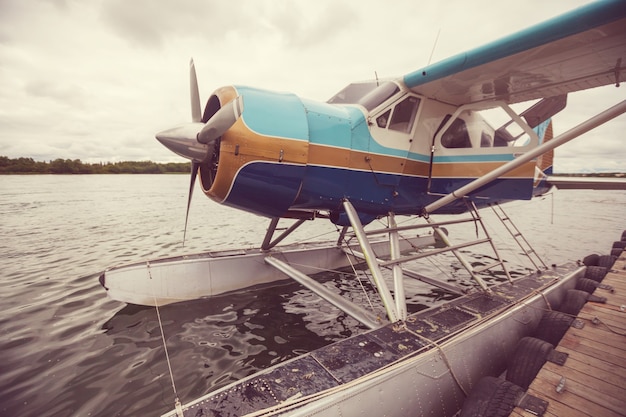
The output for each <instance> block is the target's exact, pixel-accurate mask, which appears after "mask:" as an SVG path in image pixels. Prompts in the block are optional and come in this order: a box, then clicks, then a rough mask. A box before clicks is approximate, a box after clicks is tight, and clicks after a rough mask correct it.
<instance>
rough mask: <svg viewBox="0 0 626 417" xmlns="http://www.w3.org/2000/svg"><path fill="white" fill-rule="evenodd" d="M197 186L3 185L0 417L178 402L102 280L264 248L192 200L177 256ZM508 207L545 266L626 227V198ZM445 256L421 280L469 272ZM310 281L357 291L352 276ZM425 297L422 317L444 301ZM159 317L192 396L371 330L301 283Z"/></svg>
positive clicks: (85, 181)
mask: <svg viewBox="0 0 626 417" xmlns="http://www.w3.org/2000/svg"><path fill="white" fill-rule="evenodd" d="M187 189H188V177H186V176H184V175H145V176H144V175H119V176H115V175H109V176H107V175H101V176H99V175H93V176H87V175H86V176H0V219H1V220H0V232H1V233H0V257H1V259H2V263H1V269H0V291H1V292H0V294H1V297H0V302H1V303H2V304H1V309H0V352H1V354H2V361H1V362H0V415H2V416H22V417H27V416H38V417H41V416H103V417H104V416H106V417H110V416H136V415H145V416H150V415H152V416H154V415H160V414H161V413H163V412H165V411H168V410H169V409H171V408H173V401H174V395H173V390H172V386H171V382H170V377H169V372H168V369H167V363H166V361H165V356H164V350H163V347H162V342H161V333H160V329H159V325H158V321H157V316H156V311H155V309H153V308H139V307H135V306H127V305H125V304H123V303H119V302H116V301H112V300H110V299H108V298H107V296H106V293H105V291H104V289H102V288H101V287H100V285H99V283H98V279H97V278H98V275H99V272H100V271H101V270H103V269H104V268H106V267H109V266H113V265H117V264H123V263H127V262H133V261H137V260H144V259H150V258H157V257H163V256H171V255H177V254H184V253H195V252H203V251H207V250H216V249H224V248H240V247H256V246H259V244H260V242H261V241H262V238H263V234H264V232H265V228H266V227H267V223H268V221H267V219H263V218H260V217H257V216H254V215H250V214H246V213H241V212H239V211H235V210H232V209H228V208H225V207H222V206H219V205H218V204H215V203H213V202H212V201H210V200H208V199H207V198H205V197H204V196H203V195H202V194H201V192H199V191H196V196H195V199H194V201H193V204H192V208H191V214H190V221H189V227H188V232H187V242H186V244H185V247H182V245H181V241H182V235H183V226H184V217H185V206H186V198H187ZM505 208H506V209H507V212H508V213H509V214H511V217H512V218H513V219H514V220H515V222H516V224H517V226H518V227H519V228H520V229H521V230H522V231H523V232H524V233H525V235H526V237H527V238H528V240H529V241H530V242H531V243H532V244H533V245H534V246H535V248H536V249H537V250H538V251H539V252H540V253H542V254H543V256H544V259H545V261H546V263H550V264H552V263H563V262H566V261H570V260H576V259H581V258H582V257H584V256H585V255H587V254H590V253H600V254H607V253H609V251H610V247H611V244H612V242H613V241H615V240H619V238H620V235H621V233H622V230H624V229H625V228H626V221H625V220H624V219H625V214H626V192H624V191H558V192H556V193H555V194H554V195H553V196H548V197H544V198H541V199H535V200H533V201H530V202H513V203H509V204H508V205H505ZM489 216H490V213H487V215H486V216H485V217H486V218H487V219H489ZM492 217H493V216H492ZM492 220H493V219H492ZM494 232H495V235H496V237H502V236H500V235H501V231H498V229H497V227H494ZM473 234H474V228H473V226H466V227H465V228H464V229H463V230H461V231H459V232H457V231H453V230H450V235H451V238H452V240H453V241H456V239H457V238H460V237H468V236H469V237H471V236H473ZM305 237H313V238H315V239H332V240H334V239H336V231H335V227H334V226H332V225H331V224H330V223H328V222H325V221H324V220H318V221H316V222H315V226H313V227H311V226H309V227H308V228H306V229H304V230H302V231H300V232H298V234H297V235H296V238H297V239H304V238H305ZM503 240H504V241H505V250H504V251H503V255H504V257H505V258H506V259H507V261H508V262H509V264H510V267H511V269H512V270H513V271H514V272H522V271H523V270H524V266H523V264H522V262H523V261H522V260H520V259H519V256H518V254H517V253H518V252H519V251H518V250H516V249H515V248H514V247H513V246H511V244H510V239H506V238H505V237H504V238H503ZM469 256H470V257H472V258H473V260H474V261H477V260H479V258H480V256H479V255H471V254H469ZM446 262H448V261H446V260H445V258H444V260H443V263H440V264H439V265H435V264H432V265H426V266H423V267H422V268H423V269H422V271H425V270H427V272H429V273H431V274H433V275H442V274H443V277H444V279H448V280H450V281H455V280H459V279H461V278H459V276H457V275H459V273H458V271H456V272H453V273H452V274H451V275H445V274H446V273H447V272H445V271H446V270H449V269H450V264H453V265H452V268H453V270H455V269H456V268H455V266H454V261H452V260H451V261H449V262H448V264H447V265H446ZM316 278H317V279H319V280H321V281H325V285H327V286H329V287H332V288H336V289H337V291H341V292H342V293H350V294H358V292H359V291H360V289H359V288H360V286H359V285H356V284H355V280H353V279H349V274H346V275H345V276H344V274H332V273H325V274H321V275H319V276H317V277H316ZM181 285H184V278H183V277H181ZM416 288H418V290H417V291H415V293H414V294H412V295H411V302H412V306H413V308H414V309H419V308H423V307H424V306H429V305H433V304H435V303H437V302H440V301H441V300H442V299H444V298H445V297H444V296H443V295H442V294H441V293H440V292H437V291H432V290H430V289H426V288H421V287H416ZM354 296H355V297H358V295H354ZM160 314H161V319H162V322H163V329H164V333H165V336H166V339H167V345H168V351H169V355H170V359H171V362H172V368H173V375H174V380H175V383H176V388H177V391H178V395H179V396H180V398H181V400H182V401H183V402H187V401H191V400H193V399H195V398H196V397H198V396H200V395H202V394H204V393H205V392H207V391H209V390H211V389H214V388H216V387H219V386H223V385H225V384H227V383H229V382H230V381H233V380H235V379H238V378H241V377H243V376H246V375H248V374H250V373H252V372H254V371H255V370H257V369H259V368H264V367H267V366H269V365H271V364H273V363H276V362H278V361H280V360H282V359H285V358H290V357H293V356H295V355H298V354H300V353H302V352H307V351H310V350H312V349H315V348H317V347H320V346H323V345H325V344H327V343H330V342H332V341H334V340H338V339H340V338H342V337H345V336H347V335H350V334H353V333H355V332H359V331H362V328H361V327H359V326H357V325H356V322H354V321H353V320H352V319H351V318H348V317H346V316H345V315H343V314H338V312H337V310H336V309H334V308H333V307H330V306H327V305H326V304H324V303H323V302H320V301H319V299H318V297H317V296H315V295H314V294H312V293H311V292H310V291H308V290H305V289H303V288H302V287H300V286H299V285H298V284H295V283H291V282H287V283H285V284H283V285H280V286H278V287H276V288H272V289H265V290H260V291H255V292H249V293H242V294H236V295H229V296H224V297H218V298H216V299H214V300H212V301H207V300H198V301H190V302H186V303H180V304H177V305H171V306H165V307H162V308H161V309H160Z"/></svg>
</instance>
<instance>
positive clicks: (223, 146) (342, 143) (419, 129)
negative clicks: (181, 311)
mask: <svg viewBox="0 0 626 417" xmlns="http://www.w3.org/2000/svg"><path fill="white" fill-rule="evenodd" d="M625 71H626V2H624V1H623V0H604V1H599V2H594V3H591V4H588V5H585V6H583V7H580V8H577V9H575V10H572V11H569V12H567V13H565V14H563V15H561V16H559V17H556V18H553V19H551V20H548V21H545V22H543V23H540V24H538V25H536V26H533V27H530V28H528V29H526V30H523V31H521V32H518V33H514V34H512V35H509V36H506V37H504V38H502V39H499V40H496V41H494V42H492V43H489V44H487V45H484V46H481V47H478V48H476V49H472V50H469V51H467V52H463V53H460V54H458V55H455V56H452V57H450V58H447V59H445V60H443V61H441V62H437V63H434V64H429V65H427V66H426V67H423V68H420V69H418V70H415V71H412V72H409V73H406V74H405V75H403V76H400V77H396V78H390V79H384V80H382V79H374V80H371V81H364V82H356V83H352V84H350V85H348V86H347V87H345V88H344V89H342V90H341V91H339V92H338V93H337V94H335V95H334V96H333V97H331V98H330V99H329V100H327V101H325V102H320V101H314V100H309V99H305V98H301V97H298V96H297V95H295V94H291V93H285V92H273V91H267V90H264V89H260V88H254V87H249V86H239V85H231V86H226V87H222V88H218V89H217V90H215V91H214V92H213V94H211V96H210V97H209V98H208V100H207V102H206V105H205V107H204V110H203V111H202V110H201V104H200V94H199V90H198V82H197V76H196V70H195V66H194V63H193V61H192V62H191V64H190V91H191V122H190V123H186V124H183V125H181V126H178V127H175V128H173V129H168V130H164V131H161V132H159V133H157V134H156V138H157V139H158V141H160V142H161V143H162V144H163V145H165V146H166V147H167V148H169V149H170V150H171V151H172V152H174V153H176V154H178V155H180V156H182V157H183V158H186V159H188V160H190V161H191V181H190V187H189V198H188V203H187V215H186V220H185V230H186V228H187V219H188V217H189V206H190V202H191V199H192V195H193V191H194V188H195V186H196V179H197V177H198V176H199V177H200V185H201V188H202V191H203V192H204V194H205V195H206V196H208V197H209V198H210V199H212V200H213V201H215V202H217V203H219V204H223V205H226V206H229V207H232V208H235V209H239V210H244V211H246V212H250V213H254V214H256V215H259V216H262V217H264V218H267V219H268V228H267V233H266V235H265V236H264V237H263V239H262V242H261V243H260V245H259V247H258V248H254V249H233V250H226V251H219V252H206V253H201V254H193V255H185V256H177V257H170V258H162V259H155V260H150V261H141V262H136V263H133V264H130V265H123V266H115V267H111V268H109V269H107V270H106V271H105V272H104V273H103V274H102V275H101V276H100V283H101V284H102V286H103V287H104V288H105V289H106V292H107V294H108V295H109V296H110V297H111V298H113V299H115V300H118V301H120V302H125V303H129V304H139V305H147V306H156V307H157V311H158V307H159V306H163V305H165V304H170V303H178V302H185V301H187V300H193V299H199V298H204V299H207V300H209V301H210V299H211V297H217V296H228V294H229V293H231V292H236V291H254V288H255V287H256V286H259V285H271V284H272V283H276V282H281V281H284V280H288V279H293V280H296V281H297V282H299V283H300V284H302V285H303V286H305V287H307V288H308V289H310V290H311V291H312V292H313V293H315V294H316V295H318V296H319V297H320V298H321V299H323V300H325V301H327V302H329V303H331V304H332V305H334V306H335V307H337V308H338V309H340V310H341V311H343V312H344V313H345V314H347V315H349V316H351V317H353V318H354V319H356V320H357V321H358V322H359V323H361V324H362V325H363V326H364V328H365V329H366V330H365V331H364V332H362V333H360V334H358V335H355V336H351V337H347V338H346V339H345V340H341V341H339V342H335V343H332V344H330V345H328V346H325V347H323V348H320V349H317V350H314V351H312V352H307V353H303V354H301V355H299V356H297V357H294V358H292V359H289V360H287V361H285V362H283V363H279V364H276V365H273V366H271V367H270V368H267V369H263V370H260V371H259V372H257V373H255V374H253V375H250V376H248V377H246V378H244V379H242V380H239V381H236V382H233V383H231V384H229V385H226V386H223V387H221V388H219V389H216V390H215V391H213V392H208V393H206V394H205V395H204V396H202V397H201V398H197V399H183V401H180V399H179V398H178V395H176V394H175V395H174V396H175V397H176V398H175V401H174V403H175V407H174V408H173V410H172V411H171V412H170V413H167V414H166V415H167V416H242V415H250V416H270V415H289V416H337V415H341V416H361V415H386V416H405V415H412V416H455V415H461V416H470V415H472V416H474V415H476V416H477V415H508V414H492V412H490V411H489V412H487V411H485V410H484V407H487V406H488V405H489V406H491V405H493V404H492V403H494V400H493V398H495V397H494V394H493V393H494V392H495V391H498V392H501V391H503V390H509V391H510V390H513V392H514V393H518V394H519V395H517V394H516V395H512V396H511V395H510V396H509V397H512V398H516V399H517V400H519V401H518V403H523V405H522V406H523V407H525V408H526V409H529V410H531V411H532V412H533V413H535V414H537V415H541V413H542V412H543V411H545V409H546V404H541V403H540V402H538V401H533V398H529V396H527V395H524V386H525V385H527V381H523V380H521V381H520V380H519V379H516V378H517V377H516V375H519V374H524V373H525V372H519V369H517V368H515V367H516V366H517V367H518V368H519V366H524V367H527V366H528V361H527V360H526V362H523V361H522V363H523V365H516V364H515V355H516V352H517V351H518V349H517V346H518V344H519V343H520V341H525V340H527V339H528V338H529V337H535V335H537V333H538V332H539V333H541V331H542V329H544V330H545V329H546V328H554V327H555V326H554V325H550V326H548V325H546V324H545V323H544V320H547V319H548V318H550V317H551V316H550V314H548V313H547V312H546V310H554V311H551V312H550V313H555V312H556V311H557V310H558V309H559V306H563V307H562V310H561V311H562V313H561V314H563V315H565V317H558V318H557V321H558V324H562V322H567V321H568V320H567V318H568V317H569V316H568V314H574V315H575V314H576V312H575V311H572V309H573V307H572V304H576V302H575V301H571V300H570V299H571V298H573V297H574V296H573V295H572V294H575V295H577V296H578V297H580V292H581V290H580V289H577V288H579V281H581V280H583V279H587V280H589V277H588V276H587V275H588V274H589V273H588V272H587V271H589V270H593V271H596V272H594V274H595V273H598V274H600V273H601V272H597V270H596V269H593V268H594V267H595V268H603V269H604V270H606V267H607V266H608V265H607V264H606V263H607V262H609V261H610V260H604V261H602V262H604V265H583V264H581V263H575V262H573V263H570V264H566V265H563V266H546V264H545V263H544V262H543V261H542V260H541V259H538V260H533V265H534V272H532V273H531V274H529V275H526V276H523V277H516V278H512V277H511V275H510V274H509V273H508V272H507V269H506V265H505V261H504V260H503V259H502V258H501V257H500V255H499V254H498V251H497V248H496V247H495V245H493V244H492V243H493V242H492V239H491V237H490V236H489V233H488V231H487V230H486V228H484V225H483V223H482V220H481V215H480V211H481V210H483V209H488V208H492V209H494V210H495V208H496V207H498V208H500V207H501V206H500V205H501V204H502V203H506V202H508V201H514V200H528V199H531V198H533V197H534V196H537V195H541V194H544V193H546V192H547V191H548V190H549V189H550V188H551V187H552V186H554V185H555V184H556V185H558V179H557V178H554V176H553V175H552V168H551V166H552V162H551V157H550V154H551V152H552V150H553V149H554V148H556V147H558V146H560V145H562V144H564V143H566V142H568V141H570V140H572V139H574V138H576V137H579V136H581V135H583V134H584V133H586V132H588V131H590V130H592V129H594V128H596V127H598V126H600V125H602V124H604V123H607V122H609V121H610V120H612V119H614V118H616V117H618V116H620V115H621V114H623V113H624V112H625V111H626V100H624V101H621V102H620V103H617V104H615V105H613V106H611V107H608V108H607V109H606V110H604V111H602V112H600V113H598V114H596V115H590V117H589V118H588V119H587V120H584V121H582V122H581V123H580V124H579V125H577V126H576V127H574V128H572V129H570V130H568V131H566V132H564V133H562V134H559V135H557V136H554V135H553V134H552V125H551V119H552V117H553V116H554V115H555V114H557V113H558V112H560V111H563V110H564V109H565V108H566V106H567V95H568V94H569V93H574V92H576V91H579V90H584V89H590V88H596V87H600V86H606V85H611V84H613V85H615V86H616V87H619V86H620V83H621V82H623V81H624V78H625V76H626V75H625ZM522 103H524V104H525V103H529V104H528V105H527V106H526V107H525V109H524V110H523V111H519V110H514V109H513V107H516V106H518V105H520V104H522ZM494 121H495V122H494ZM448 214H454V215H459V214H460V215H461V217H458V216H456V217H454V220H443V221H441V220H437V221H435V220H434V218H433V216H434V215H436V216H437V217H438V218H444V219H445V218H446V217H445V216H439V215H448ZM397 216H409V217H412V218H415V219H418V220H419V221H418V222H414V223H412V224H410V225H403V224H399V222H398V221H397V218H398V217H397ZM464 216H467V217H464ZM502 219H503V221H507V220H508V219H507V217H506V215H503V216H502ZM320 221H321V222H331V223H332V224H334V225H336V229H337V239H334V240H333V241H332V242H305V243H302V242H298V243H295V244H283V241H284V240H285V238H287V237H288V236H289V235H290V234H292V233H293V232H294V230H296V229H298V228H300V227H301V226H303V225H306V224H311V223H312V222H320ZM280 222H283V223H284V222H289V225H287V226H283V227H279V223H280ZM464 222H471V223H474V224H475V226H474V227H475V229H476V231H477V234H478V232H479V231H480V232H481V233H482V231H484V233H485V237H478V238H477V240H472V241H469V242H462V243H455V242H453V238H452V236H449V235H448V234H447V233H446V230H445V228H446V227H449V226H451V225H452V224H458V223H464ZM377 224H382V225H383V226H380V227H377V228H376V227H375V228H372V227H371V226H372V225H377ZM513 227H514V226H513ZM512 236H513V237H512V239H514V240H516V241H517V242H518V243H519V245H520V248H521V249H520V250H522V251H523V252H524V253H527V254H528V255H529V257H530V258H531V259H535V258H539V257H538V256H537V253H536V251H534V250H533V249H532V248H531V247H530V245H527V242H526V243H525V242H524V239H523V238H520V237H519V236H520V234H519V233H517V232H516V231H514V232H513V233H512ZM472 245H491V247H492V248H491V249H492V250H493V252H494V255H493V257H492V258H493V259H494V262H493V263H492V264H488V265H483V266H481V267H479V268H478V267H476V266H475V265H473V264H471V263H470V262H469V261H467V260H466V259H465V257H464V254H463V252H464V249H465V248H468V247H470V246H472ZM491 249H490V250H491ZM444 252H445V253H448V254H451V255H450V256H454V257H455V258H456V259H457V260H458V263H459V264H460V265H462V266H463V267H464V268H465V269H466V270H467V273H468V275H469V279H468V281H470V282H471V283H472V284H471V285H470V286H469V287H464V288H461V287H459V286H456V285H453V284H451V283H449V282H445V280H438V279H436V278H432V277H429V276H425V275H424V274H423V273H420V270H419V267H412V265H414V263H415V262H419V260H420V259H422V258H425V257H426V256H435V255H438V254H441V253H444ZM355 264H360V265H365V266H364V268H365V270H366V271H368V277H369V279H370V280H371V283H372V286H373V287H374V288H375V289H376V291H377V294H378V296H379V298H380V305H381V306H382V307H381V308H382V310H383V311H384V314H376V313H374V312H373V311H371V309H368V308H367V307H364V306H361V305H359V304H357V303H355V302H353V301H351V300H348V299H345V298H344V297H342V296H341V295H340V294H337V293H334V292H333V291H332V290H330V289H328V288H327V287H325V286H324V285H322V284H320V283H319V282H317V281H316V280H315V277H314V274H315V273H316V272H318V271H326V270H335V269H339V268H346V267H350V266H351V265H355ZM494 268H501V269H502V270H503V271H504V274H505V276H506V279H505V280H504V282H497V283H493V284H490V283H487V282H486V281H485V279H484V278H482V277H481V274H483V273H485V272H486V271H487V272H488V270H491V269H494ZM413 279H417V280H420V281H422V282H424V283H426V284H428V285H433V286H435V287H438V288H440V289H442V290H444V291H447V292H451V293H453V294H455V295H456V298H454V299H453V300H452V301H449V302H446V303H444V304H443V305H439V306H437V307H432V308H428V309H425V310H422V311H418V312H410V311H408V308H407V303H406V298H407V294H406V292H405V290H406V282H407V280H413ZM599 285H600V284H599ZM594 288H595V287H594ZM585 294H587V293H585ZM588 297H594V296H593V295H588ZM588 297H587V296H584V299H585V300H586V299H588ZM596 297H597V296H596ZM546 315H548V316H550V317H546ZM552 315H554V314H552ZM570 322H571V321H570ZM568 325H569V323H568ZM544 333H545V332H544ZM551 337H552V336H551ZM164 340H165V339H164ZM549 340H552V339H549ZM540 342H542V343H548V342H547V341H541V340H540ZM525 343H526V342H525ZM537 343H539V342H537ZM552 343H554V341H552ZM526 344H528V343H526ZM529 355H530V356H529V357H533V358H534V357H539V356H541V355H536V354H535V353H532V352H531V353H529ZM538 360H540V359H538ZM543 360H545V358H544V359H543ZM512 367H513V369H512ZM524 369H526V368H524ZM485 378H495V380H496V381H498V382H497V383H495V382H493V381H494V380H488V381H491V382H487V383H486V382H481V381H484V380H485ZM485 386H487V387H493V388H492V389H491V391H489V393H488V394H487V399H486V400H470V398H471V394H472V389H473V388H476V387H482V388H481V389H478V391H479V392H481V393H483V395H485V394H484V392H485V391H486V389H485V388H484V387H485ZM494 390H495V391H494ZM516 390H517V391H516ZM500 398H501V397H500ZM183 403H184V404H183ZM468 404H469V405H468ZM472 404H473V405H472ZM496 406H501V404H500V405H497V404H496ZM507 406H508V404H507V405H505V408H506V407H507ZM467 407H470V409H467ZM481 407H482V408H481ZM512 407H513V405H511V408H510V409H512ZM542 407H543V408H542ZM510 409H509V411H510ZM459 413H460V414H459Z"/></svg>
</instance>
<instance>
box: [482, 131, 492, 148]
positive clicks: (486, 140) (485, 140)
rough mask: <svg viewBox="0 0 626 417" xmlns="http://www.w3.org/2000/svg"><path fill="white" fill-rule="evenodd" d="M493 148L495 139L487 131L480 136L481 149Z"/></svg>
mask: <svg viewBox="0 0 626 417" xmlns="http://www.w3.org/2000/svg"><path fill="white" fill-rule="evenodd" d="M492 146H493V138H492V137H491V135H490V134H489V133H487V132H485V131H483V133H481V135H480V147H481V148H491V147H492Z"/></svg>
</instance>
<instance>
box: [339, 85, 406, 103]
mask: <svg viewBox="0 0 626 417" xmlns="http://www.w3.org/2000/svg"><path fill="white" fill-rule="evenodd" d="M398 91H400V87H398V86H397V85H396V84H395V83H393V82H391V81H386V82H384V83H382V84H379V83H378V82H377V81H369V82H363V83H352V84H350V85H348V86H347V87H345V88H344V89H343V90H341V91H340V92H338V93H337V94H335V95H334V96H333V97H332V98H331V99H330V100H328V103H331V104H360V105H362V106H363V107H365V108H366V109H367V110H372V109H375V108H376V107H378V105H380V104H381V103H383V102H385V101H386V100H387V99H388V98H389V97H391V96H393V95H394V94H396V93H397V92H398Z"/></svg>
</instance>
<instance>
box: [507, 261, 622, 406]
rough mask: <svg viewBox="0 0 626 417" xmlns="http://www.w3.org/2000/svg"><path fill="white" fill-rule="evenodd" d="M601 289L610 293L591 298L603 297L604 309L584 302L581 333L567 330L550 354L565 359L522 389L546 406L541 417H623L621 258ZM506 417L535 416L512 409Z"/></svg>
mask: <svg viewBox="0 0 626 417" xmlns="http://www.w3.org/2000/svg"><path fill="white" fill-rule="evenodd" d="M602 283H603V284H607V285H610V286H612V287H613V288H614V291H613V292H610V291H608V290H605V289H601V288H598V289H596V291H595V292H594V295H599V296H602V297H606V298H607V302H606V304H601V303H593V302H587V303H586V304H585V306H584V307H583V309H582V310H581V311H580V313H579V314H578V318H579V319H580V320H582V322H583V323H584V327H583V328H582V329H576V328H574V327H571V328H569V329H568V331H567V333H566V334H565V336H564V337H563V339H562V340H561V342H560V343H559V345H558V346H557V348H556V350H558V351H560V352H565V353H567V354H568V355H569V356H568V358H567V361H566V362H565V364H564V365H563V366H559V365H556V364H554V363H551V362H546V363H545V364H544V366H543V367H542V369H541V371H540V372H539V374H538V375H537V377H536V378H535V380H534V381H533V383H532V384H531V385H530V387H529V388H528V393H529V394H530V395H533V396H535V397H538V398H541V399H543V400H545V401H547V402H548V408H547V410H546V412H545V414H544V416H546V417H579V416H580V417H625V416H626V252H622V255H621V256H620V258H619V259H618V260H617V261H616V262H615V264H614V265H613V268H612V269H611V271H609V273H608V274H607V276H606V277H605V278H604V280H603V281H602ZM594 319H596V320H595V324H594ZM598 320H599V322H598ZM562 378H564V381H565V386H564V389H563V390H562V391H561V392H560V393H559V392H557V391H556V387H557V386H558V385H559V383H560V382H561V381H562ZM510 417H535V414H533V413H531V412H529V411H525V410H523V409H521V408H519V407H517V408H515V409H514V410H513V412H512V413H511V415H510Z"/></svg>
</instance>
